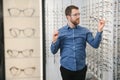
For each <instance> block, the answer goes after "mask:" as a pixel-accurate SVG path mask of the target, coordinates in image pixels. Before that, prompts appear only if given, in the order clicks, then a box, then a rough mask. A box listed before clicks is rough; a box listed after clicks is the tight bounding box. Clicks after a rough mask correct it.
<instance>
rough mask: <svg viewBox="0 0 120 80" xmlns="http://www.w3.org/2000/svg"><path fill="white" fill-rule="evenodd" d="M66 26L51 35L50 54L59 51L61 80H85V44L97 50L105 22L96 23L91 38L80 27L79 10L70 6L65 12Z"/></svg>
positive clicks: (88, 33) (86, 30)
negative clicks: (96, 27) (95, 29)
mask: <svg viewBox="0 0 120 80" xmlns="http://www.w3.org/2000/svg"><path fill="white" fill-rule="evenodd" d="M65 14H66V18H67V20H68V24H67V25H65V26H63V27H62V28H61V29H59V30H58V31H56V32H54V34H53V41H52V44H51V52H52V53H53V54H55V53H57V51H58V49H60V56H61V59H60V63H61V67H60V71H61V76H62V79H63V80H85V77H86V71H87V66H86V51H85V49H86V42H88V43H89V44H90V45H91V46H92V47H94V48H98V47H99V44H100V41H101V37H102V30H103V27H104V25H105V21H104V20H103V19H101V20H100V21H99V23H98V31H97V34H96V36H95V38H94V37H93V35H92V33H91V32H90V31H89V30H88V29H87V28H84V27H82V26H80V25H78V24H79V23H80V12H79V8H78V7H76V6H74V5H70V6H68V7H67V8H66V10H65Z"/></svg>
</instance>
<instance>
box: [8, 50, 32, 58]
mask: <svg viewBox="0 0 120 80" xmlns="http://www.w3.org/2000/svg"><path fill="white" fill-rule="evenodd" d="M33 51H34V50H33V49H25V50H22V51H18V50H11V49H8V50H7V53H8V55H9V56H11V57H17V56H18V55H19V54H20V53H21V54H22V55H23V56H24V57H29V56H31V55H32V53H33Z"/></svg>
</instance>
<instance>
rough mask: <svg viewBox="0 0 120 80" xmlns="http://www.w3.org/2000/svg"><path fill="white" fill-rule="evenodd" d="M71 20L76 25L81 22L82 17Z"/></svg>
mask: <svg viewBox="0 0 120 80" xmlns="http://www.w3.org/2000/svg"><path fill="white" fill-rule="evenodd" d="M71 22H72V23H73V24H74V25H78V24H79V23H80V19H79V18H78V19H76V20H74V21H73V20H71Z"/></svg>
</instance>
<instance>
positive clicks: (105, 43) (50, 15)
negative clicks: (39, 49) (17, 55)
mask: <svg viewBox="0 0 120 80" xmlns="http://www.w3.org/2000/svg"><path fill="white" fill-rule="evenodd" d="M70 4H73V5H76V6H78V7H79V8H80V20H81V23H80V25H82V26H83V27H86V28H88V29H89V30H90V31H91V32H92V33H93V36H95V35H96V33H97V26H98V21H99V20H100V19H102V18H103V19H105V21H106V24H105V27H104V29H103V34H102V41H101V44H100V46H99V48H98V49H94V48H92V47H91V46H90V45H89V44H87V51H86V52H87V64H88V72H87V76H86V80H90V79H91V78H92V79H94V80H119V79H120V77H119V76H120V70H119V68H120V66H119V65H120V59H119V58H120V36H119V33H120V17H119V16H120V0H67V1H66V0H58V1H56V0H46V1H45V50H46V51H45V54H44V55H45V66H46V67H45V71H46V72H45V77H46V80H61V75H60V71H59V66H60V64H59V59H60V57H59V51H58V53H57V54H56V55H52V53H51V51H50V45H51V42H52V34H53V32H54V30H57V29H58V28H60V27H62V26H63V25H65V24H66V23H67V20H66V17H65V14H64V10H65V8H66V7H67V6H68V5H70ZM48 34H49V36H48ZM51 72H52V74H51ZM53 76H54V77H53Z"/></svg>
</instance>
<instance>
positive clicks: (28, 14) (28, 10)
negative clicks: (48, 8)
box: [8, 8, 35, 17]
mask: <svg viewBox="0 0 120 80" xmlns="http://www.w3.org/2000/svg"><path fill="white" fill-rule="evenodd" d="M8 12H9V15H10V16H19V15H20V14H21V13H23V14H24V16H26V17H31V16H33V14H34V12H35V10H34V9H33V8H26V9H23V10H21V9H18V8H9V9H8Z"/></svg>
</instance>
